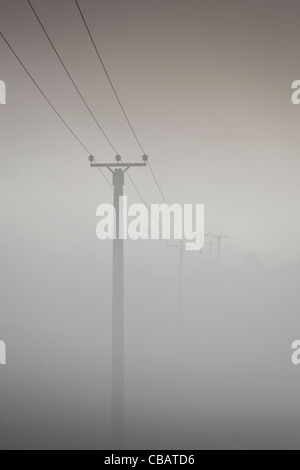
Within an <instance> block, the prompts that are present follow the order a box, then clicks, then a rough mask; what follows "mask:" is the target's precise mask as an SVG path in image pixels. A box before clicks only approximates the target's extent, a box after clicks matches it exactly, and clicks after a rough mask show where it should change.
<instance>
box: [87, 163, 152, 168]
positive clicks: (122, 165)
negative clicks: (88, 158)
mask: <svg viewBox="0 0 300 470" xmlns="http://www.w3.org/2000/svg"><path fill="white" fill-rule="evenodd" d="M141 166H147V163H91V167H92V168H108V169H109V168H131V167H141Z"/></svg>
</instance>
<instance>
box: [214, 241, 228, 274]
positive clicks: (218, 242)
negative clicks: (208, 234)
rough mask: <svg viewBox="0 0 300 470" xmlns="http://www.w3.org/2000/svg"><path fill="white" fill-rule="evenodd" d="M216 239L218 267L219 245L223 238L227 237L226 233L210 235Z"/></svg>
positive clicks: (219, 265)
mask: <svg viewBox="0 0 300 470" xmlns="http://www.w3.org/2000/svg"><path fill="white" fill-rule="evenodd" d="M212 237H213V238H215V239H216V240H217V263H218V268H220V267H221V245H222V240H223V238H229V237H228V236H227V235H212Z"/></svg>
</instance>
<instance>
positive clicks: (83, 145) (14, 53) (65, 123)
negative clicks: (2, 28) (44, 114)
mask: <svg viewBox="0 0 300 470" xmlns="http://www.w3.org/2000/svg"><path fill="white" fill-rule="evenodd" d="M0 36H1V37H2V39H3V40H4V42H5V43H6V44H7V46H8V47H9V49H10V50H11V52H12V53H13V55H14V56H15V57H16V59H17V61H18V62H19V64H20V65H21V66H22V68H23V69H24V70H25V72H26V73H27V75H28V76H29V78H30V79H31V80H32V82H33V83H34V85H35V86H36V87H37V89H38V90H39V92H40V93H41V94H42V95H43V97H44V98H45V100H46V101H47V103H48V104H49V106H51V108H52V109H53V111H54V112H55V114H56V115H57V116H58V118H59V119H60V121H61V122H62V123H63V124H64V125H65V127H66V128H67V129H68V130H69V132H70V133H71V134H72V135H73V137H74V138H75V139H76V140H77V142H78V143H79V144H80V145H81V147H82V148H83V149H84V150H85V151H86V152H87V153H88V154H91V152H90V151H89V149H88V148H87V147H86V146H85V144H84V143H83V142H82V141H81V140H80V138H79V137H78V136H77V135H76V134H75V132H74V131H73V130H72V128H71V127H70V126H69V125H68V124H67V122H66V121H65V119H64V118H63V117H62V115H61V114H60V113H59V112H58V111H57V109H56V108H55V106H54V105H53V104H52V103H51V101H50V100H49V98H48V97H47V96H46V94H45V93H44V92H43V90H42V89H41V87H40V86H39V85H38V83H37V82H36V80H35V79H34V78H33V76H32V75H31V73H30V72H29V70H28V69H27V68H26V66H25V65H24V63H23V62H22V61H21V59H20V58H19V56H18V55H17V53H16V52H15V51H14V49H13V48H12V46H11V45H10V43H9V42H8V41H7V39H6V38H5V37H4V35H3V34H2V33H1V32H0ZM101 174H102V175H103V177H104V178H105V180H106V181H107V183H108V184H109V185H110V186H111V184H110V182H109V181H108V179H107V178H106V176H105V174H104V173H103V171H101Z"/></svg>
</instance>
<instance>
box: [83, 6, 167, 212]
mask: <svg viewBox="0 0 300 470" xmlns="http://www.w3.org/2000/svg"><path fill="white" fill-rule="evenodd" d="M75 3H76V5H77V8H78V11H79V14H80V16H81V18H82V21H83V23H84V25H85V27H86V30H87V32H88V35H89V37H90V39H91V41H92V44H93V46H94V49H95V52H96V54H97V56H98V58H99V61H100V63H101V65H102V68H103V70H104V73H105V75H106V77H107V79H108V81H109V84H110V86H111V88H112V90H113V93H114V95H115V97H116V99H117V101H118V103H119V106H120V108H121V110H122V112H123V115H124V117H125V119H126V121H127V123H128V125H129V127H130V129H131V131H132V134H133V136H134V138H135V140H136V142H137V144H138V146H139V147H140V149H141V151H142V152H143V154H144V155H145V154H146V152H145V150H144V147H143V145H142V143H141V141H140V139H139V138H138V136H137V133H136V132H135V130H134V127H133V125H132V123H131V121H130V119H129V117H128V114H127V113H126V111H125V107H124V105H123V104H122V102H121V99H120V97H119V94H118V92H117V90H116V87H115V86H114V84H113V81H112V79H111V77H110V74H109V73H108V70H107V68H106V66H105V64H104V61H103V58H102V56H101V54H100V51H99V49H98V47H97V45H96V43H95V40H94V38H93V35H92V33H91V30H90V28H89V26H88V24H87V21H86V19H85V16H84V14H83V11H82V9H81V7H80V5H79V2H78V0H75ZM148 166H149V169H150V172H151V174H152V176H153V178H154V181H155V184H156V186H157V188H158V190H159V192H160V194H161V196H162V198H163V200H164V202H165V203H166V202H167V201H166V197H165V195H164V193H163V191H162V188H161V186H160V184H159V182H158V179H157V177H156V176H155V173H154V170H153V168H152V166H151V163H150V162H149V161H148ZM131 181H132V179H131ZM134 186H135V185H134ZM142 199H143V198H142Z"/></svg>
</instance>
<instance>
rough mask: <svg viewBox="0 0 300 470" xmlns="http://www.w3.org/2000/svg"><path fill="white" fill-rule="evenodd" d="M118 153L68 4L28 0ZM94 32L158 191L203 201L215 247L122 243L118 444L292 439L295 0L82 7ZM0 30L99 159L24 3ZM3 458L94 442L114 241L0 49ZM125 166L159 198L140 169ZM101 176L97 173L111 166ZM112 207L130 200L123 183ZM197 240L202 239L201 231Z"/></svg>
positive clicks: (298, 197)
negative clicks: (100, 231) (99, 231)
mask: <svg viewBox="0 0 300 470" xmlns="http://www.w3.org/2000/svg"><path fill="white" fill-rule="evenodd" d="M33 4H34V7H35V8H36V9H37V12H38V14H39V16H40V18H41V20H42V22H43V24H44V26H45V27H46V29H47V32H48V33H49V35H50V37H51V39H52V40H53V42H54V44H55V46H56V47H57V49H58V51H59V53H60V54H61V56H62V58H63V60H64V62H65V64H66V66H67V68H68V69H69V71H70V73H71V75H72V77H73V78H74V80H75V82H76V84H77V85H78V87H79V89H80V91H81V92H82V93H83V95H84V97H85V98H86V100H87V102H88V103H89V105H90V106H91V108H92V109H93V111H94V112H95V114H96V116H97V118H98V119H99V121H100V123H101V125H102V126H103V128H104V129H105V131H106V132H107V133H108V135H109V137H110V138H111V140H112V141H113V142H114V145H115V146H116V147H117V149H118V152H119V153H120V154H121V155H122V156H123V157H124V160H125V161H134V162H135V161H140V160H139V159H140V157H141V152H140V150H139V148H138V146H137V145H136V142H135V140H134V139H133V137H132V134H131V132H130V129H129V128H128V126H127V124H126V121H125V120H124V117H123V115H122V113H121V112H120V109H119V107H118V104H117V102H116V100H115V97H114V95H113V93H112V91H111V88H110V86H109V83H108V81H107V79H106V77H105V75H104V73H103V69H102V68H101V66H100V64H99V61H98V59H97V56H96V55H95V51H94V50H93V48H92V45H91V42H90V39H89V37H88V35H87V33H86V30H85V29H84V26H83V23H82V20H81V18H80V17H79V15H78V11H77V9H76V5H75V2H74V1H73V0H65V1H64V2H61V1H58V0H52V1H51V2H50V1H48V0H33ZM80 5H81V7H82V9H83V11H84V13H85V16H86V19H87V21H88V24H89V27H90V29H91V31H92V33H93V36H94V39H95V41H96V43H97V46H98V47H99V49H100V51H101V54H102V55H103V59H104V62H105V64H106V67H107V69H108V70H109V73H110V75H111V77H112V79H113V82H114V84H115V86H116V88H117V90H118V93H119V95H120V97H121V99H122V102H123V104H124V106H125V108H126V111H127V113H128V115H129V117H130V119H131V121H132V123H133V124H134V128H135V130H136V132H137V134H138V136H139V138H140V139H141V141H142V142H143V146H144V147H145V150H146V152H147V154H148V155H149V157H150V158H151V164H152V167H153V168H154V170H155V173H156V176H157V177H158V180H159V183H160V184H161V186H162V188H163V191H164V193H165V194H166V197H167V199H168V202H169V203H170V204H171V203H174V202H177V203H182V204H183V203H193V204H196V203H204V204H205V212H206V217H205V224H206V232H209V231H212V232H213V233H215V234H220V233H222V234H224V235H228V236H229V238H228V239H223V241H222V257H221V267H220V268H219V269H218V266H217V256H216V255H217V253H216V246H214V247H212V258H210V248H209V246H208V244H206V246H205V248H204V250H203V252H202V254H201V255H200V254H199V253H186V255H185V259H184V282H183V312H182V323H181V349H180V354H178V352H177V348H176V337H177V332H176V325H177V323H176V312H177V295H178V253H177V251H176V250H175V249H169V248H167V247H166V244H165V243H164V242H163V241H160V242H154V241H147V242H130V241H129V242H127V243H126V246H125V257H126V261H125V262H126V264H125V272H126V305H125V307H126V314H125V320H126V338H125V340H126V397H125V400H126V436H125V445H126V447H127V448H131V449H138V448H145V449H148V448H149V449H151V448H152V449H168V448H170V449H192V448H195V449H211V448H227V449H228V448H254V447H255V448H266V447H267V448H299V439H298V435H299V432H300V419H299V418H300V414H299V387H300V369H299V370H297V368H295V367H293V366H292V364H291V344H292V341H294V340H295V339H299V335H300V331H299V329H300V328H299V326H300V325H299V295H298V285H299V274H300V261H299V260H300V246H299V242H300V236H299V235H300V220H299V216H298V214H299V209H298V207H299V203H300V190H299V169H300V168H299V165H300V164H299V140H300V137H299V136H300V134H299V122H300V108H299V107H297V106H293V105H292V103H291V94H292V90H291V84H292V82H293V81H294V80H296V79H299V78H300V77H299V74H300V71H299V64H298V60H297V58H298V42H299V24H298V18H299V14H300V4H299V2H298V1H297V0H285V1H284V2H283V1H282V0H281V1H278V0H264V1H263V2H262V1H261V0H260V1H258V0H226V1H224V0H210V1H202V0H185V1H183V0H180V1H179V0H163V1H161V0H160V1H158V0H152V1H151V2H149V1H146V0H142V1H141V0H140V1H137V0H126V1H124V0H123V1H122V0H106V1H104V0H100V1H99V0H98V1H96V0H84V1H83V0H82V1H81V2H80ZM0 30H1V32H2V33H3V34H4V36H5V37H6V39H7V40H8V41H9V43H10V44H11V46H12V47H13V48H14V50H15V51H16V52H17V54H18V55H19V57H20V58H21V60H22V61H23V62H24V64H25V65H26V67H28V69H29V71H30V73H31V74H32V75H33V77H34V78H35V79H36V81H37V82H38V84H39V85H40V86H41V88H42V89H43V91H44V92H45V93H46V94H47V96H48V97H49V99H50V100H51V101H52V102H53V104H54V105H55V107H56V108H57V109H58V110H59V112H60V113H61V114H62V115H63V117H64V119H66V121H67V123H68V124H69V125H70V126H71V127H72V129H74V131H75V132H76V134H77V135H78V136H79V137H80V139H81V140H82V141H83V142H84V143H85V144H86V145H87V146H88V148H89V149H91V151H92V152H93V154H94V155H95V156H96V158H97V160H98V161H101V162H112V161H113V158H114V152H112V150H111V149H110V147H109V146H108V144H107V142H106V141H105V139H104V138H103V136H102V135H101V133H100V132H99V130H98V128H97V126H96V125H95V123H94V122H93V121H92V119H91V117H90V115H89V114H88V112H87V110H86V109H85V108H84V106H83V105H82V103H81V101H80V99H79V97H78V95H77V94H76V91H75V90H74V89H73V87H72V86H71V84H70V81H69V79H68V77H67V75H66V74H65V72H64V70H63V69H62V67H61V65H60V63H59V61H58V59H57V57H56V56H55V54H54V52H53V50H52V49H51V47H50V45H49V43H48V41H47V39H46V37H45V36H44V33H43V31H42V30H41V28H40V25H39V24H38V22H37V20H36V18H35V17H34V15H33V13H32V11H31V9H30V8H29V6H28V3H27V2H26V1H25V0H10V1H8V0H0ZM0 39H1V38H0ZM0 79H1V80H4V81H5V82H6V86H7V104H6V105H5V106H1V107H0V129H1V145H0V154H1V159H0V182H1V218H0V230H1V243H0V256H1V258H0V259H1V271H0V280H1V296H0V312H1V314H0V339H1V340H4V341H5V342H6V345H7V361H8V364H7V366H6V367H1V369H0V416H1V423H2V426H1V431H0V448H1V449H15V448H24V449H29V448H30V449H37V448H51V449H52V448H67V449H73V448H74V449H76V448H82V449H90V448H92V449H108V448H109V445H110V444H109V428H110V360H111V350H110V347H111V279H112V244H111V243H110V242H100V241H99V240H98V239H97V238H96V223H97V219H96V208H97V206H98V205H99V204H101V203H106V202H110V201H112V191H111V189H110V187H109V186H108V185H107V183H106V182H105V180H104V179H103V177H102V176H101V174H100V173H99V172H98V171H97V170H95V169H91V168H90V167H89V164H88V159H87V156H88V155H87V154H86V153H85V152H84V150H82V148H81V147H80V146H79V145H78V142H76V140H75V139H74V138H73V137H72V135H71V134H70V133H68V131H67V129H66V128H65V127H64V126H63V125H62V123H61V122H60V121H59V119H58V118H57V116H56V115H55V113H54V112H53V110H52V109H51V108H50V107H49V105H48V104H47V103H46V101H45V100H44V98H43V97H42V96H41V94H40V93H39V91H38V90H37V89H36V87H35V86H34V84H33V83H32V82H31V81H30V79H29V78H28V76H27V75H26V74H25V72H24V70H23V69H22V68H21V66H20V64H19V63H18V62H17V60H16V58H15V57H14V56H13V54H12V53H11V51H10V50H9V48H8V47H7V45H6V44H5V43H4V41H3V40H2V39H1V40H0ZM131 175H132V176H133V178H134V181H135V183H136V184H137V186H138V188H139V189H140V191H141V193H142V195H143V197H144V198H145V199H146V200H147V202H148V203H155V202H162V201H161V196H160V194H159V192H158V190H157V187H156V186H155V183H154V181H153V178H152V177H151V174H150V172H149V170H148V169H147V168H142V169H137V170H134V169H133V170H131ZM108 177H110V176H109V174H108ZM125 193H126V195H128V197H129V203H134V202H141V201H140V199H139V196H138V195H137V194H136V192H135V190H134V188H133V187H132V185H131V184H130V181H129V180H128V179H127V180H126V185H125ZM208 242H209V240H208Z"/></svg>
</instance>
